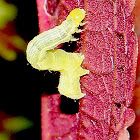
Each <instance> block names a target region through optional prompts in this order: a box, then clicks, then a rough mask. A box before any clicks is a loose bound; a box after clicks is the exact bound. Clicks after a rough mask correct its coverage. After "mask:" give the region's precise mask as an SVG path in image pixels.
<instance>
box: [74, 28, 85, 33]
mask: <svg viewBox="0 0 140 140" xmlns="http://www.w3.org/2000/svg"><path fill="white" fill-rule="evenodd" d="M83 31H85V29H83V30H81V29H79V30H77V31H76V33H81V32H83Z"/></svg>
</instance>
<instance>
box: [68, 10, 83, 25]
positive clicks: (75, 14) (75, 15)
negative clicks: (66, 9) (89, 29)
mask: <svg viewBox="0 0 140 140" xmlns="http://www.w3.org/2000/svg"><path fill="white" fill-rule="evenodd" d="M85 13H86V12H85V10H84V9H80V8H76V9H74V10H72V11H71V12H70V14H69V15H68V17H67V20H70V19H72V20H73V21H75V23H77V24H78V25H79V24H80V23H81V21H82V20H83V19H84V18H85Z"/></svg>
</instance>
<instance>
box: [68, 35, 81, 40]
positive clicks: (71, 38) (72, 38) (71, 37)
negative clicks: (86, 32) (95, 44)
mask: <svg viewBox="0 0 140 140" xmlns="http://www.w3.org/2000/svg"><path fill="white" fill-rule="evenodd" d="M77 40H79V38H74V37H73V36H72V35H71V36H70V41H77Z"/></svg>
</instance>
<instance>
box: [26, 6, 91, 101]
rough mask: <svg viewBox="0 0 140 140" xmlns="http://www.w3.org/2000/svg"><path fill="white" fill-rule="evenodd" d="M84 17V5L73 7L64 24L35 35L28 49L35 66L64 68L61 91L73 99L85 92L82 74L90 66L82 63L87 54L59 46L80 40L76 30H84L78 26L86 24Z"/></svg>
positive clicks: (37, 67)
mask: <svg viewBox="0 0 140 140" xmlns="http://www.w3.org/2000/svg"><path fill="white" fill-rule="evenodd" d="M84 18H85V11H84V10H83V9H80V8H76V9H74V10H72V11H71V12H70V14H69V15H68V17H67V18H66V20H65V21H63V22H62V23H61V25H59V26H56V27H55V28H53V29H50V30H48V31H45V32H43V33H41V34H39V35H37V36H36V37H34V38H33V39H32V40H31V41H30V42H29V44H28V46H27V51H26V53H27V60H28V62H29V63H30V64H31V65H32V66H33V67H34V68H36V69H38V70H52V71H59V72H60V82H59V86H58V90H59V92H60V94H62V95H65V96H66V97H69V98H71V99H80V98H82V97H83V96H84V95H85V94H84V93H81V89H80V77H81V76H83V75H86V74H88V73H89V70H85V69H83V68H82V67H81V63H82V61H83V60H84V55H81V54H80V53H68V52H65V51H64V50H61V49H55V47H57V46H58V45H59V44H61V43H65V42H69V41H76V40H77V39H76V38H74V37H73V36H72V34H74V33H75V32H81V30H79V29H78V26H79V25H83V23H82V22H81V21H82V20H83V19H84Z"/></svg>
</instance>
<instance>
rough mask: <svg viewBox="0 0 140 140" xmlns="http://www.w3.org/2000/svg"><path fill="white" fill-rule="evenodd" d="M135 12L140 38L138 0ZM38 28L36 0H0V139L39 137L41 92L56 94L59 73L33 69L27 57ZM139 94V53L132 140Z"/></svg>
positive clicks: (137, 128)
mask: <svg viewBox="0 0 140 140" xmlns="http://www.w3.org/2000/svg"><path fill="white" fill-rule="evenodd" d="M134 13H135V15H136V20H135V24H136V25H135V30H136V33H137V35H138V38H139V39H140V26H139V23H140V14H139V13H140V0H136V6H135V9H134ZM38 31H39V29H38V17H37V6H36V0H0V81H1V85H0V140H29V139H36V138H37V137H40V136H41V135H40V134H41V123H40V119H41V116H40V112H41V111H40V110H41V101H40V97H41V93H43V92H44V91H45V89H50V91H52V92H54V93H56V90H57V89H54V87H57V84H58V75H56V73H55V74H54V73H51V74H50V73H49V74H48V72H46V71H43V72H42V71H38V70H35V69H33V68H32V67H31V66H30V65H29V64H28V62H27V60H26V55H25V51H26V47H27V43H28V42H29V41H30V40H31V39H32V38H33V37H34V36H36V35H37V34H38ZM54 75H56V77H57V80H56V79H55V78H54ZM52 76H53V78H52ZM51 80H54V81H57V82H54V81H51ZM48 81H49V83H47V82H48ZM50 83H55V84H56V85H51V84H50ZM48 87H49V88H48ZM51 87H52V88H51ZM52 89H54V90H52ZM47 91H48V90H47ZM47 91H46V93H47ZM50 91H48V93H50ZM139 93H140V56H139V59H138V67H137V79H136V86H135V91H134V101H133V103H132V105H131V108H133V109H134V110H135V112H136V116H137V117H136V121H135V123H134V125H133V126H131V127H130V128H129V131H130V135H131V140H139V139H140V94H139Z"/></svg>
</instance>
